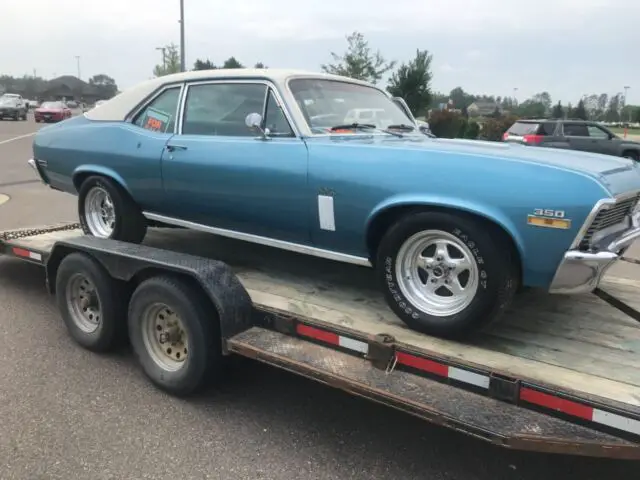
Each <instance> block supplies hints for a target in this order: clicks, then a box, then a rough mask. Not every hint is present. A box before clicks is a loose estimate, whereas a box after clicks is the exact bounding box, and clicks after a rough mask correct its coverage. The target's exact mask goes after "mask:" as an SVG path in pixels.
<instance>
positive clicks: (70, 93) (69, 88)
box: [38, 75, 101, 103]
mask: <svg viewBox="0 0 640 480" xmlns="http://www.w3.org/2000/svg"><path fill="white" fill-rule="evenodd" d="M38 97H39V98H41V99H43V100H63V99H64V100H75V101H76V102H85V103H95V102H96V101H97V100H100V99H101V95H100V91H99V89H98V88H96V87H95V86H93V85H90V84H88V83H87V82H84V81H82V80H80V79H79V78H77V77H74V76H73V75H63V76H61V77H58V78H54V79H53V80H49V81H48V82H47V83H46V84H45V86H44V88H43V89H42V90H40V91H39V92H38Z"/></svg>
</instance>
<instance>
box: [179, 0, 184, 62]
mask: <svg viewBox="0 0 640 480" xmlns="http://www.w3.org/2000/svg"><path fill="white" fill-rule="evenodd" d="M184 50H185V48H184V0H180V71H181V72H184V70H185V66H184V63H185V58H184Z"/></svg>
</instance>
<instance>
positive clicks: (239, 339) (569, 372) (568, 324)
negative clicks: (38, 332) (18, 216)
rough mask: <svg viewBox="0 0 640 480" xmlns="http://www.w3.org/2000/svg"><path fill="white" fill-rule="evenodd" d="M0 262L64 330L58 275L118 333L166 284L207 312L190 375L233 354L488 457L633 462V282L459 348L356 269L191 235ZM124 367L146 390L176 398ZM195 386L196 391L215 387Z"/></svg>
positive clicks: (638, 351) (38, 234)
mask: <svg viewBox="0 0 640 480" xmlns="http://www.w3.org/2000/svg"><path fill="white" fill-rule="evenodd" d="M3 256H9V257H14V258H17V259H20V260H23V261H26V262H29V263H32V264H35V265H39V266H41V267H44V269H45V271H46V278H47V288H48V290H49V291H50V293H53V294H56V295H57V297H58V305H59V307H60V308H61V313H62V316H63V318H65V312H64V309H65V308H67V309H69V308H71V307H69V306H68V305H67V306H66V307H65V306H64V305H63V304H64V303H65V302H64V298H65V295H64V294H61V293H60V292H61V291H62V290H61V289H66V288H67V287H68V286H69V285H70V282H71V281H72V279H75V280H74V281H77V280H78V278H90V279H92V281H93V283H94V284H96V285H98V286H102V291H100V288H98V290H99V291H98V292H97V294H98V296H100V295H102V294H104V293H105V292H107V290H105V289H109V288H111V289H112V290H110V292H111V296H110V297H109V298H110V299H112V300H114V301H113V302H112V304H110V305H107V306H106V307H105V308H103V309H102V315H103V318H102V322H103V324H114V323H117V322H122V323H126V315H127V313H126V312H127V310H126V308H127V304H129V317H130V319H129V324H130V325H137V324H138V323H140V322H142V320H141V318H142V317H140V318H138V317H137V316H136V312H138V313H140V309H139V308H138V309H136V308H134V307H132V306H131V305H132V304H134V303H135V302H136V301H137V299H140V298H142V297H144V295H146V294H147V293H148V292H149V291H150V290H149V289H148V288H147V289H146V290H145V286H148V285H150V284H155V285H156V286H157V285H158V283H159V281H158V279H165V280H166V279H167V278H169V279H172V280H171V282H169V283H172V282H173V283H172V285H173V286H175V285H176V284H177V285H178V287H179V288H178V289H179V290H180V289H182V291H183V293H184V292H186V293H187V294H188V296H189V298H191V299H192V300H193V303H194V304H197V305H200V306H202V307H206V308H201V309H200V310H198V309H197V308H196V309H195V310H190V311H191V312H193V313H194V315H193V316H194V318H193V319H191V320H193V321H191V322H187V323H186V325H187V327H186V328H187V330H189V329H190V328H191V327H194V326H195V327H197V328H195V330H193V329H191V330H190V336H189V338H190V340H189V355H190V357H189V362H191V364H190V367H189V369H190V370H191V371H193V370H194V368H195V367H193V368H192V366H193V365H196V366H197V365H198V361H197V359H203V358H205V359H206V360H207V361H211V362H217V364H216V365H214V367H215V368H214V369H213V371H218V370H216V368H217V367H218V366H220V368H222V365H224V357H225V356H227V355H231V354H235V355H241V356H244V357H249V358H252V359H256V360H258V361H261V362H264V363H267V364H270V365H273V366H276V367H279V368H282V369H284V370H287V371H290V372H293V373H296V374H299V375H303V376H305V377H308V378H310V379H313V380H316V381H319V382H322V383H325V384H327V385H330V386H333V387H336V388H339V389H342V390H344V391H346V392H348V393H351V394H353V395H357V396H361V397H365V398H368V399H370V400H373V401H376V402H379V403H381V404H384V405H387V406H390V407H393V408H396V409H398V410H402V411H405V412H407V413H409V414H412V415H415V416H417V417H421V418H423V419H426V420H428V421H430V422H432V423H435V424H438V425H441V426H445V427H449V428H452V429H455V430H458V431H460V432H463V433H466V434H469V435H472V436H474V437H476V438H479V439H483V440H486V441H489V442H491V443H493V444H496V445H499V446H502V447H507V448H512V449H519V450H529V451H537V452H547V453H564V454H574V455H584V456H594V457H609V458H619V459H635V460H637V459H640V323H638V321H637V318H638V317H639V316H638V313H637V311H638V308H639V307H640V299H639V298H637V297H638V295H637V293H638V291H639V287H640V282H634V281H631V280H623V279H617V280H614V279H611V280H608V281H606V282H605V285H604V289H606V291H607V292H609V293H604V292H602V291H600V290H599V291H598V292H596V293H597V294H598V295H584V296H579V297H564V296H552V295H545V294H542V295H541V294H538V293H535V292H525V293H523V294H521V295H519V296H518V297H517V298H516V301H515V302H514V306H513V307H512V308H511V310H510V311H509V312H508V314H507V315H506V316H505V318H504V319H503V320H501V321H500V322H499V323H498V324H496V325H494V326H492V328H491V330H489V331H488V332H486V333H482V334H479V335H478V336H477V337H476V338H474V339H473V340H472V341H470V342H469V343H465V344H462V343H458V342H453V341H448V340H442V339H438V338H433V337H429V336H426V335H423V334H420V333H417V332H414V331H412V330H409V329H408V328H406V327H405V326H404V324H402V322H401V321H400V320H399V319H398V318H397V317H396V316H395V315H394V314H393V313H392V312H391V311H390V310H389V309H388V308H387V307H386V305H385V303H384V300H383V299H382V298H381V295H380V294H379V293H378V292H377V290H376V286H375V284H374V283H373V280H372V275H371V274H370V271H369V270H368V269H365V268H362V267H354V266H349V265H342V264H338V263H334V262H327V261H326V260H321V259H316V258H310V257H306V256H301V255H298V254H294V253H289V252H282V251H279V250H273V249H269V248H268V247H262V246H261V245H252V244H246V243H243V242H238V241H234V240H228V239H224V238H220V237H215V236H213V235H208V234H201V233H198V232H191V231H187V230H180V229H150V232H149V234H148V236H147V239H146V240H145V243H144V244H142V245H132V244H127V243H122V242H117V241H112V240H103V239H98V238H93V237H87V236H84V235H82V232H81V230H79V228H78V225H77V224H66V225H57V226H51V227H42V228H33V229H22V230H15V231H6V232H1V233H0V268H1V267H2V261H5V260H3V259H2V257H3ZM79 257H81V258H80V260H82V261H78V258H79ZM214 258H215V260H214ZM9 261H10V260H9ZM87 265H89V266H91V265H93V266H96V265H97V266H98V268H97V270H96V269H95V268H93V267H92V268H86V267H87ZM63 272H64V273H63ZM310 272H311V273H310ZM96 276H100V277H101V278H96ZM65 282H66V283H65ZM160 283H162V282H160ZM114 288H116V290H113V289H114ZM141 290H142V291H143V292H142V293H140V294H138V295H137V296H136V294H137V293H138V292H139V291H141ZM114 291H115V292H116V293H117V294H116V295H115V296H114V295H113V292H114ZM107 293H108V292H107ZM169 293H171V292H169ZM151 294H152V295H153V292H152V293H151ZM156 294H157V292H156ZM598 296H599V297H600V298H598ZM163 298H165V299H166V301H167V303H168V304H171V299H172V298H174V297H172V296H171V295H166V296H165V297H163ZM61 299H62V300H61ZM101 301H102V302H103V303H105V304H106V303H107V302H106V301H104V298H102V299H101ZM607 302H609V303H607ZM612 304H613V305H614V306H615V307H616V308H613V307H612ZM110 307H121V308H119V309H116V310H117V311H118V312H120V314H119V316H117V315H116V316H114V315H113V311H114V309H113V308H111V310H109V308H110ZM170 307H171V308H173V307H175V306H171V305H170ZM177 307H178V309H179V307H180V305H177ZM110 312H111V314H110ZM623 312H624V313H623ZM194 322H195V323H194ZM112 326H113V325H112ZM67 327H69V324H68V323H67ZM200 327H203V328H200ZM129 328H130V329H131V326H130V327H129ZM70 332H71V330H70ZM198 332H205V333H207V335H211V336H213V337H214V339H215V342H213V343H210V344H209V347H210V348H211V349H212V351H214V352H219V355H218V356H215V355H213V354H210V352H208V351H206V350H205V349H204V348H200V351H197V350H198V348H199V347H198V345H201V346H202V345H207V344H206V342H204V343H203V342H200V343H198V342H197V341H195V342H191V339H193V338H196V336H197V334H198ZM71 333H72V336H73V332H71ZM174 333H175V332H174ZM194 335H195V336H194ZM207 335H204V336H207ZM130 337H131V336H130ZM74 338H75V337H74ZM166 338H167V341H171V340H175V338H177V337H170V335H169V334H167V337H166ZM129 340H130V341H131V343H132V345H133V346H134V352H136V348H135V345H134V344H133V343H134V342H133V338H132V337H131V338H129ZM196 340H197V339H196ZM76 341H78V339H77V338H76ZM79 343H81V344H83V343H82V342H79ZM83 346H85V347H86V348H89V349H93V350H98V349H100V348H102V349H104V347H105V345H104V344H87V343H86V342H85V344H83ZM185 351H186V349H185ZM136 353H137V352H136ZM207 355H208V356H207ZM137 356H138V360H139V361H140V363H141V365H142V368H143V370H144V371H145V373H146V374H147V376H148V377H149V378H150V379H151V380H152V381H153V382H154V383H155V384H156V385H157V386H158V387H160V388H162V389H164V390H167V391H169V392H171V393H174V394H186V393H188V391H187V390H189V389H186V390H185V389H183V390H181V389H180V388H179V387H178V386H177V385H178V384H177V383H175V382H174V383H172V381H173V380H172V378H173V377H171V376H170V375H168V376H166V375H158V374H157V372H156V373H154V371H153V369H151V370H149V366H148V362H146V363H145V361H144V360H143V359H142V358H141V357H140V355H139V354H138V355H137ZM194 359H196V360H194ZM218 364H219V365H218ZM189 369H187V370H189ZM196 370H197V369H196ZM200 372H202V370H200ZM197 374H198V372H196V376H195V377H194V378H195V379H196V380H197V382H196V383H198V384H204V383H205V381H206V382H207V383H208V384H211V383H213V382H214V381H215V377H206V378H205V377H204V376H202V378H196V377H197ZM170 377H171V378H170ZM174 380H175V379H174ZM178 383H179V382H178ZM191 386H193V382H192V385H191ZM189 391H190V390H189Z"/></svg>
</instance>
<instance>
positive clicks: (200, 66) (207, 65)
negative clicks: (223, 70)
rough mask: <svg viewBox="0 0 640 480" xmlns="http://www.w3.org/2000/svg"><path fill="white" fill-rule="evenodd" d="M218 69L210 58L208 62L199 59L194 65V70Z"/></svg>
mask: <svg viewBox="0 0 640 480" xmlns="http://www.w3.org/2000/svg"><path fill="white" fill-rule="evenodd" d="M216 68H218V67H216V66H215V65H214V64H213V62H212V61H211V60H209V59H208V58H207V59H206V60H200V59H199V58H198V59H197V60H196V61H195V63H194V64H193V69H194V70H214V69H216Z"/></svg>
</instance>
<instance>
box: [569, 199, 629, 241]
mask: <svg viewBox="0 0 640 480" xmlns="http://www.w3.org/2000/svg"><path fill="white" fill-rule="evenodd" d="M638 198H639V197H638V196H635V197H631V198H627V199H625V200H621V201H619V202H618V203H616V204H615V205H614V206H613V207H611V208H607V209H605V210H601V211H600V212H599V213H598V215H597V216H596V218H595V219H594V220H593V222H591V225H590V226H589V229H588V230H587V233H586V234H585V236H584V238H583V239H582V242H581V243H582V244H583V245H584V244H587V245H588V244H590V243H591V239H592V238H593V235H594V234H595V233H597V232H599V231H601V230H604V229H605V228H608V227H612V226H613V225H618V224H619V223H622V222H623V221H624V220H625V218H626V217H628V216H629V215H631V212H632V211H633V209H634V207H635V206H636V203H638Z"/></svg>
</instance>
